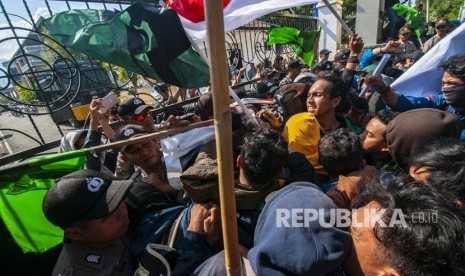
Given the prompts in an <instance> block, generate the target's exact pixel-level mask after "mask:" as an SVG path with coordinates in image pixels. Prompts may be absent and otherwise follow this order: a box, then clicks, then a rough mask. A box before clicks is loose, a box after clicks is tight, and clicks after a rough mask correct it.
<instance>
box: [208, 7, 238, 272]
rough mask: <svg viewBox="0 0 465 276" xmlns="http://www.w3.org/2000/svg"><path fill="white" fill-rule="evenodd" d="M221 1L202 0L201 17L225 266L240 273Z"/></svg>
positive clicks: (228, 269) (228, 270)
mask: <svg viewBox="0 0 465 276" xmlns="http://www.w3.org/2000/svg"><path fill="white" fill-rule="evenodd" d="M222 4H223V2H222V1H218V0H206V1H204V5H205V19H206V27H207V39H208V46H209V47H208V52H209V57H210V78H211V86H212V91H213V110H214V122H215V135H216V152H217V154H218V175H219V184H220V185H219V190H220V210H221V225H222V231H223V244H224V255H225V266H226V271H227V273H228V275H240V270H241V269H240V257H239V241H238V234H237V221H236V200H235V196H234V174H233V152H232V130H231V111H230V109H229V93H228V90H229V89H228V88H229V85H228V75H227V70H228V67H227V64H226V60H227V59H226V47H225V41H226V40H225V35H224V19H223V5H222Z"/></svg>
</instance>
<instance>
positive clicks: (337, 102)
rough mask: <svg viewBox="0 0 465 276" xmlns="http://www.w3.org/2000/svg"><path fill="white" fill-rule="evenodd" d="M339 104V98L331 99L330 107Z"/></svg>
mask: <svg viewBox="0 0 465 276" xmlns="http://www.w3.org/2000/svg"><path fill="white" fill-rule="evenodd" d="M340 103H341V96H336V97H334V98H332V99H331V105H332V106H333V107H337V106H338V105H339V104H340Z"/></svg>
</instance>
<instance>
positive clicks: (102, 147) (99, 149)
mask: <svg viewBox="0 0 465 276" xmlns="http://www.w3.org/2000/svg"><path fill="white" fill-rule="evenodd" d="M212 123H213V120H206V121H201V122H198V123H194V124H189V125H187V126H184V127H177V128H173V129H167V130H162V131H158V132H155V133H148V134H145V135H142V136H138V137H135V138H130V139H127V140H121V141H118V142H113V143H109V144H104V145H99V146H95V147H91V148H90V152H91V153H98V152H102V151H105V150H109V149H117V148H121V147H122V146H127V145H132V144H136V143H140V142H144V141H147V140H153V139H161V138H164V137H168V136H172V135H176V134H179V133H182V132H185V131H188V130H191V129H194V128H198V127H205V126H208V125H211V124H212Z"/></svg>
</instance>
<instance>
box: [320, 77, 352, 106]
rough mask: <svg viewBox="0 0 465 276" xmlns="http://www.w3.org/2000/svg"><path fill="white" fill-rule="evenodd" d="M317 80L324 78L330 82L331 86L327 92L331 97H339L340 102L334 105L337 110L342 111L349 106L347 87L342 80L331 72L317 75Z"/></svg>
mask: <svg viewBox="0 0 465 276" xmlns="http://www.w3.org/2000/svg"><path fill="white" fill-rule="evenodd" d="M318 77H319V78H318V80H324V81H327V82H329V83H331V88H330V89H329V91H328V93H329V96H330V98H331V99H333V98H335V97H338V96H339V97H341V103H340V104H339V105H338V106H337V107H336V111H337V112H344V111H347V109H348V108H349V107H350V105H349V103H348V99H347V98H348V94H349V88H348V87H347V85H346V84H345V83H344V81H343V80H342V79H341V78H340V77H337V76H334V75H332V74H328V75H319V76H318Z"/></svg>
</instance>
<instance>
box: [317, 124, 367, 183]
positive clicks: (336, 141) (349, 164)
mask: <svg viewBox="0 0 465 276" xmlns="http://www.w3.org/2000/svg"><path fill="white" fill-rule="evenodd" d="M318 153H319V161H320V164H321V165H323V167H324V168H325V170H326V171H327V172H328V174H329V175H330V176H331V177H333V178H337V177H338V176H339V175H347V174H348V173H350V172H352V171H355V170H357V169H358V168H359V167H360V164H361V163H362V160H363V149H362V144H361V143H360V138H359V137H358V135H356V134H355V133H353V132H351V131H349V130H348V129H345V128H338V129H335V130H332V131H330V132H328V133H327V134H325V135H324V136H323V137H321V139H320V143H319V145H318Z"/></svg>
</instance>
